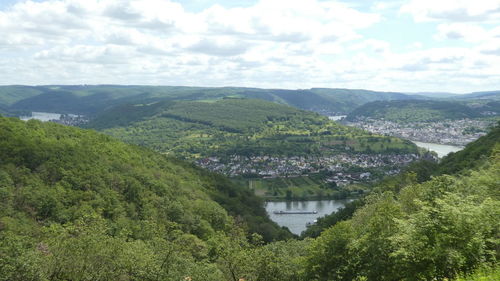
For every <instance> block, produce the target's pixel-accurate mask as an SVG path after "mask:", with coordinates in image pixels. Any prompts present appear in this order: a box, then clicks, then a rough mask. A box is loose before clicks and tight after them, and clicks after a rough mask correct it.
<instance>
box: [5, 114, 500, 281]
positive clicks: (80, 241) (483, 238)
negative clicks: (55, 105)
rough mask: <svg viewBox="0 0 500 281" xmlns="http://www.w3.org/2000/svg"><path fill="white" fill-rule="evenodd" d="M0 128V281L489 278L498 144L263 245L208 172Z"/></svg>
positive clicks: (32, 130) (497, 204) (78, 140)
mask: <svg viewBox="0 0 500 281" xmlns="http://www.w3.org/2000/svg"><path fill="white" fill-rule="evenodd" d="M0 121H1V122H0V155H1V157H0V200H1V202H2V203H3V204H2V205H1V208H0V280H232V281H237V280H239V279H240V278H243V279H244V280H266V281H267V280H277V281H278V280H283V281H285V280H297V281H298V280H301V281H302V280H445V278H448V280H449V278H460V279H459V280H484V278H490V277H492V278H495V277H496V276H498V270H495V269H493V270H489V269H487V268H488V267H489V266H491V267H493V268H494V267H495V266H496V264H497V261H498V258H500V251H499V249H500V241H499V235H500V220H499V219H498V218H499V217H500V193H499V182H500V144H499V142H498V139H496V141H494V142H493V141H492V142H483V143H482V145H491V147H492V148H491V149H489V150H484V151H485V152H482V153H487V152H489V155H485V157H484V159H483V160H482V161H481V162H480V163H478V164H477V165H475V166H474V169H473V170H471V171H469V172H468V173H462V174H459V175H454V176H450V175H441V176H436V177H433V178H431V179H430V180H426V177H427V176H423V177H422V178H421V179H420V180H419V179H418V177H417V175H416V174H415V173H406V174H405V175H404V176H403V177H401V178H399V179H397V180H390V181H388V182H386V183H384V184H381V185H379V186H378V188H376V189H375V190H374V191H373V192H372V193H371V194H370V195H369V196H367V197H366V198H365V199H364V201H363V202H362V204H361V205H358V206H353V210H354V212H352V211H349V210H347V209H349V208H351V207H350V206H348V207H347V208H346V211H345V214H344V215H345V216H342V215H340V214H339V215H338V217H337V218H335V220H336V223H335V224H334V226H333V227H331V228H329V229H327V230H326V231H324V232H323V233H321V234H320V235H319V237H318V238H316V239H305V240H301V241H297V240H288V241H278V242H273V243H268V244H264V243H263V241H262V236H260V235H255V234H254V235H248V234H247V233H246V232H245V231H244V228H245V226H244V225H245V223H244V221H242V220H241V218H239V217H236V218H234V219H233V218H232V217H231V216H229V215H228V213H227V212H226V210H224V208H222V207H221V206H220V205H219V204H217V203H216V202H215V201H213V200H212V198H214V194H219V193H220V191H223V192H222V193H221V195H220V196H221V197H222V198H225V199H224V200H230V198H233V199H234V196H231V194H232V193H233V192H235V190H232V189H231V187H232V186H231V185H230V184H226V183H223V184H218V181H219V179H220V178H219V177H218V176H212V175H211V174H205V172H202V171H199V170H197V169H195V168H193V167H191V166H190V165H188V164H186V163H184V162H179V161H177V160H169V159H167V158H165V157H163V156H161V155H158V154H155V153H153V152H151V151H149V150H147V149H142V148H138V147H134V146H130V145H126V144H123V143H120V142H118V141H115V140H112V139H110V137H107V136H104V135H100V134H97V133H93V132H88V131H83V130H80V129H75V128H67V127H62V126H59V125H56V124H50V123H45V124H43V123H40V122H37V121H29V122H26V123H24V122H21V121H18V120H13V119H6V118H1V119H0ZM490 136H491V135H489V136H487V137H486V138H488V137H490ZM479 143H480V142H479ZM480 144H481V143H480ZM450 161H451V160H450ZM423 172H424V174H427V173H428V171H426V170H425V169H424V170H423ZM211 177H213V178H212V180H210V178H211ZM419 181H421V182H419ZM243 197H246V195H242V197H238V196H236V198H240V199H242V198H243ZM224 200H219V201H220V202H221V204H224ZM237 200H239V199H237ZM234 202H235V201H233V203H234ZM242 204H244V203H242ZM247 205H248V204H247ZM250 205H251V204H250ZM250 205H249V206H250ZM229 209H231V208H229ZM485 268H486V269H485ZM493 280H494V279H493Z"/></svg>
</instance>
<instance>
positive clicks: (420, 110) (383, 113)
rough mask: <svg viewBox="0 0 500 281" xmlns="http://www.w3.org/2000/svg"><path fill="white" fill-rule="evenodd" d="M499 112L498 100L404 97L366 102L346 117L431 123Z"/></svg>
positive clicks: (494, 114)
mask: <svg viewBox="0 0 500 281" xmlns="http://www.w3.org/2000/svg"><path fill="white" fill-rule="evenodd" d="M497 115H500V102H498V101H495V100H489V99H488V100H476V99H471V100H465V99H461V100H451V99H448V100H405V101H400V100H399V101H398V100H396V101H375V102H370V103H366V104H364V105H362V106H360V107H358V108H356V109H355V110H354V111H352V112H351V113H350V114H349V115H348V116H347V118H346V120H348V121H355V120H358V119H363V118H372V119H383V120H387V121H393V122H419V121H422V122H433V121H442V120H457V119H463V118H479V117H488V116H497Z"/></svg>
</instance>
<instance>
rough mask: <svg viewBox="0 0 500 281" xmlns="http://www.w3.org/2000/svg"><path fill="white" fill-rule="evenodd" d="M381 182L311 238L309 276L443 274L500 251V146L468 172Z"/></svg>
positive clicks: (491, 260) (416, 277) (462, 270)
mask: <svg viewBox="0 0 500 281" xmlns="http://www.w3.org/2000/svg"><path fill="white" fill-rule="evenodd" d="M408 176H409V177H410V178H409V179H408V183H407V184H406V185H404V186H403V187H401V186H396V188H394V186H392V187H391V186H380V188H379V190H378V191H376V192H374V193H373V194H372V195H370V196H369V197H367V198H365V201H366V204H365V205H364V206H363V207H361V208H359V209H358V210H356V212H355V213H354V215H353V216H352V218H351V219H349V220H344V221H341V222H339V223H337V224H335V226H333V227H332V228H330V229H328V230H326V231H325V232H323V233H322V234H321V236H320V237H319V238H318V239H317V240H315V241H314V242H313V243H312V246H311V250H310V253H309V256H308V258H307V262H306V277H307V280H357V279H356V278H358V279H359V280H362V278H367V279H368V280H432V279H434V278H436V279H438V280H441V279H443V278H452V277H455V276H457V275H458V274H459V273H470V272H472V271H474V270H475V269H476V268H477V267H479V266H482V265H485V264H490V265H495V263H496V261H497V260H498V258H499V256H500V252H499V246H500V241H499V240H498V235H499V233H500V221H499V219H498V218H499V217H500V200H499V199H500V193H499V182H500V145H499V144H498V143H497V144H496V146H495V148H494V150H493V152H492V155H491V156H490V157H489V160H488V161H487V162H486V163H484V164H483V165H482V166H481V168H480V169H479V170H477V171H473V172H471V173H470V174H469V175H467V176H457V177H450V176H446V175H445V176H439V177H435V178H433V179H431V180H429V181H426V182H424V183H421V184H418V183H417V181H416V177H415V176H413V180H412V179H411V174H408Z"/></svg>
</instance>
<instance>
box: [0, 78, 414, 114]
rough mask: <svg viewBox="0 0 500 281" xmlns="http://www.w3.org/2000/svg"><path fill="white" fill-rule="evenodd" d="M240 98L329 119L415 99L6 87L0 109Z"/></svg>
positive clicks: (369, 94) (88, 110)
mask: <svg viewBox="0 0 500 281" xmlns="http://www.w3.org/2000/svg"><path fill="white" fill-rule="evenodd" d="M224 97H240V98H251V99H261V100H267V101H272V102H276V103H281V104H286V105H290V106H293V107H296V108H299V109H304V110H312V111H317V112H321V113H323V114H340V113H348V112H350V111H352V110H353V109H354V108H356V107H358V106H360V105H362V104H364V103H367V102H370V101H375V100H397V99H409V98H412V97H411V96H409V95H406V94H402V93H386V92H376V91H366V90H349V89H309V90H280V89H258V88H242V87H221V88H208V87H172V86H121V85H49V86H30V87H28V86H0V104H3V105H6V106H9V107H10V108H11V109H12V110H14V111H41V112H57V113H73V114H85V115H95V114H98V113H101V112H102V111H104V110H106V109H108V108H110V107H112V106H117V105H121V104H126V103H151V102H155V101H160V100H166V99H167V100H191V101H195V100H218V99H222V98H224Z"/></svg>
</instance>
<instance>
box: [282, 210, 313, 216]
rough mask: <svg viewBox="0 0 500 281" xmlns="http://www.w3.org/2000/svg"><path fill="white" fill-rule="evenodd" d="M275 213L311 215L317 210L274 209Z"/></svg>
mask: <svg viewBox="0 0 500 281" xmlns="http://www.w3.org/2000/svg"><path fill="white" fill-rule="evenodd" d="M273 213H274V214H276V215H311V214H317V213H318V211H274V212H273Z"/></svg>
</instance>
